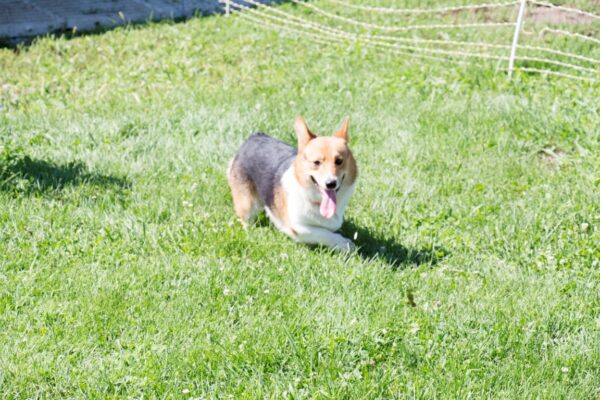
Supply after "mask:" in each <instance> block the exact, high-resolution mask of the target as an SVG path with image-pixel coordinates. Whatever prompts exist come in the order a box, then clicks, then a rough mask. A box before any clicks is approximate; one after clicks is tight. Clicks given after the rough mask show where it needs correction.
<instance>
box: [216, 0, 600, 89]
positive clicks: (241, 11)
mask: <svg viewBox="0 0 600 400" xmlns="http://www.w3.org/2000/svg"><path fill="white" fill-rule="evenodd" d="M222 1H223V0H222ZM225 1H227V2H228V3H229V4H230V5H231V6H233V9H231V11H232V12H234V13H235V14H238V15H239V16H240V17H241V18H242V19H245V20H246V21H249V22H252V23H254V24H258V25H261V24H262V25H266V26H269V27H271V28H274V29H280V30H283V31H287V32H291V33H294V34H300V35H303V36H305V37H309V38H311V39H312V40H314V41H316V42H318V43H321V44H331V43H337V44H340V43H348V42H351V43H352V42H354V43H360V44H362V45H364V46H366V47H370V48H376V49H380V50H381V49H385V50H386V51H387V52H390V53H393V54H398V55H405V56H410V57H418V58H426V59H433V60H437V61H444V62H448V61H451V62H454V63H457V64H463V65H466V64H467V63H466V62H464V61H462V60H458V59H456V58H454V57H458V58H461V57H462V58H465V57H467V58H479V59H488V60H497V61H502V62H503V61H507V60H508V57H507V56H506V55H499V54H490V53H485V52H470V51H462V50H458V49H447V48H446V49H444V48H432V47H425V46H419V45H420V44H422V45H431V46H434V45H436V46H454V47H457V46H458V47H461V48H463V47H480V48H484V49H486V48H487V49H498V50H507V49H510V48H511V46H509V45H507V44H500V43H488V42H470V41H455V40H450V39H448V40H439V39H424V38H418V37H412V38H409V37H398V36H389V35H382V34H372V33H356V32H349V31H346V30H343V29H339V27H334V26H330V25H326V24H323V23H319V22H315V21H313V20H310V19H305V18H302V17H300V16H297V15H294V14H291V13H288V12H285V11H283V10H281V9H279V8H277V7H273V6H270V5H266V4H263V3H261V2H259V1H257V0H237V1H234V0H225ZM238 1H239V2H238ZM291 1H292V2H293V3H295V4H299V5H302V6H304V7H307V8H309V9H311V10H312V11H315V12H316V13H317V14H320V15H322V16H325V17H327V18H330V19H334V20H338V21H342V22H345V23H349V24H353V25H355V26H362V27H364V28H369V29H371V30H381V31H387V32H403V31H414V30H418V29H462V28H482V27H499V26H501V27H504V26H512V27H514V26H515V23H513V22H501V23H469V24H453V25H452V24H427V25H407V26H400V27H393V26H386V25H376V24H371V23H367V22H364V21H359V20H356V19H352V18H348V17H342V16H340V15H337V14H334V13H331V12H328V11H325V10H323V9H321V8H319V7H317V6H315V5H314V4H310V3H306V2H304V1H301V0H291ZM326 1H328V2H331V3H334V4H337V5H340V6H345V7H348V8H353V9H358V10H361V11H373V12H385V13H392V11H390V10H394V11H393V13H398V14H402V13H405V14H425V13H435V12H437V13H445V12H452V11H461V10H473V9H484V8H500V7H509V6H514V5H516V4H518V3H519V2H518V1H514V2H505V3H485V4H472V5H464V6H448V7H439V8H432V9H408V8H407V9H400V8H383V7H370V6H363V5H356V4H351V3H348V2H346V1H343V0H326ZM241 2H243V3H245V4H242V3H241ZM527 2H528V3H531V4H534V5H536V6H541V7H551V8H556V9H560V10H561V11H568V12H573V13H577V14H581V15H586V16H588V17H593V18H600V17H599V16H597V15H595V14H592V13H588V12H587V11H582V10H578V9H573V8H569V7H562V6H556V5H553V4H550V3H545V2H542V1H537V0H527ZM247 4H249V5H251V6H249V5H247ZM252 6H254V7H252ZM261 10H262V11H261ZM382 10H385V11H382ZM249 14H251V15H249ZM274 14H276V15H274ZM539 33H540V35H543V34H545V33H553V34H556V35H565V36H569V37H573V38H578V39H582V40H587V41H591V42H594V43H599V44H600V40H598V39H596V38H593V37H590V36H586V35H582V34H579V33H575V32H569V31H565V30H561V29H553V28H548V27H545V28H544V29H542V30H541V31H539ZM402 43H404V44H402ZM518 48H519V49H523V50H529V51H536V52H544V53H548V54H553V55H556V56H560V57H565V58H570V59H574V60H579V61H583V62H587V63H591V64H595V65H600V59H596V58H592V57H586V56H583V55H580V54H575V53H572V52H567V51H561V50H556V49H553V48H549V47H543V46H534V45H527V44H519V45H518ZM515 59H516V60H520V61H525V62H535V63H542V64H548V65H554V66H556V67H562V68H569V69H572V70H575V71H578V72H581V73H584V74H592V75H594V76H598V75H599V74H600V69H598V68H596V69H594V68H588V67H585V66H582V65H578V64H572V63H570V62H565V61H559V60H554V59H549V58H544V57H538V56H531V55H528V54H524V55H517V56H516V57H515ZM517 69H519V70H521V71H525V72H535V73H540V74H543V73H546V74H549V75H556V76H562V77H567V78H573V79H579V80H584V81H591V82H598V80H597V79H595V78H593V77H591V76H582V75H573V74H569V73H565V72H560V71H556V70H548V69H542V68H536V67H530V66H526V65H524V66H522V67H517Z"/></svg>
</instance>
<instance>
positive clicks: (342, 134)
mask: <svg viewBox="0 0 600 400" xmlns="http://www.w3.org/2000/svg"><path fill="white" fill-rule="evenodd" d="M349 122H350V117H346V118H344V122H342V127H341V128H340V130H339V131H337V132H336V133H335V135H333V136H335V137H339V138H340V139H344V140H345V141H346V142H347V141H348V123H349Z"/></svg>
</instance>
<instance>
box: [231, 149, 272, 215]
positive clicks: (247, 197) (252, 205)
mask: <svg viewBox="0 0 600 400" xmlns="http://www.w3.org/2000/svg"><path fill="white" fill-rule="evenodd" d="M227 181H228V182H229V187H230V188H231V195H232V197H233V208H234V209H235V213H236V214H237V216H238V218H239V220H240V222H241V224H242V225H243V226H244V227H247V226H248V224H250V223H252V222H253V221H254V218H255V217H256V214H258V213H259V211H260V210H262V208H263V205H262V202H261V201H260V198H259V197H258V194H257V192H256V187H255V185H254V183H253V182H252V181H251V180H250V178H249V177H248V175H247V174H246V173H244V171H243V170H242V169H241V168H239V167H238V166H237V165H236V162H235V159H233V160H231V161H230V162H229V167H228V168H227Z"/></svg>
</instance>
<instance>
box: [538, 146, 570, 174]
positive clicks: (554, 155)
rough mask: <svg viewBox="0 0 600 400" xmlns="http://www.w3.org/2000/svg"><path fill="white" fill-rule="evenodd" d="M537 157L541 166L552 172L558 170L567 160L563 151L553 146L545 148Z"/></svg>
mask: <svg viewBox="0 0 600 400" xmlns="http://www.w3.org/2000/svg"><path fill="white" fill-rule="evenodd" d="M537 155H538V158H539V160H540V162H541V163H542V164H544V165H545V166H546V167H548V168H550V169H554V170H556V169H558V168H560V166H561V165H562V164H563V163H564V162H565V160H566V158H567V152H566V151H565V150H563V149H561V148H560V147H557V146H553V145H548V146H545V147H544V148H543V149H541V150H540V151H538V153H537Z"/></svg>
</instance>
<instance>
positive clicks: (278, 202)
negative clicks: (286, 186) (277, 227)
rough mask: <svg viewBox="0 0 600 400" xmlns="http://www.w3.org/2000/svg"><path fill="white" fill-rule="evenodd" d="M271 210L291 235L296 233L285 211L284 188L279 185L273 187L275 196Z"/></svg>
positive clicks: (285, 198)
mask: <svg viewBox="0 0 600 400" xmlns="http://www.w3.org/2000/svg"><path fill="white" fill-rule="evenodd" d="M271 211H272V212H273V214H274V215H275V217H276V218H277V219H278V220H279V221H280V222H281V224H282V225H283V226H284V227H285V228H286V229H288V230H289V231H290V233H291V234H292V236H295V235H296V232H294V230H293V229H292V227H291V224H290V219H289V216H288V213H287V211H288V210H287V197H286V194H285V190H283V187H282V186H281V185H279V186H276V187H275V198H274V201H273V206H272V207H271Z"/></svg>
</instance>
